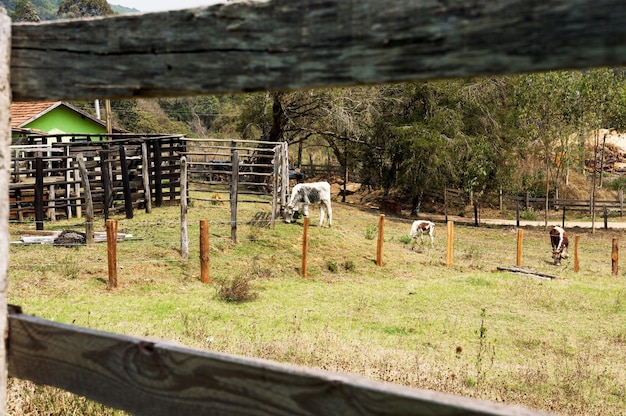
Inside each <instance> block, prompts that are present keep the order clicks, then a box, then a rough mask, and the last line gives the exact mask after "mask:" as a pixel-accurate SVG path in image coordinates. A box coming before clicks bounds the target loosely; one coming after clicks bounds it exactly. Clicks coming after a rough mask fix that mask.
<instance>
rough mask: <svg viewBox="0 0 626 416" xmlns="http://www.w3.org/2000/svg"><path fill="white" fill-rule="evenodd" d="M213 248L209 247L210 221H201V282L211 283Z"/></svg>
mask: <svg viewBox="0 0 626 416" xmlns="http://www.w3.org/2000/svg"><path fill="white" fill-rule="evenodd" d="M210 248H211V246H210V245H209V221H208V220H200V281H201V282H202V283H209V282H210V272H211V253H210Z"/></svg>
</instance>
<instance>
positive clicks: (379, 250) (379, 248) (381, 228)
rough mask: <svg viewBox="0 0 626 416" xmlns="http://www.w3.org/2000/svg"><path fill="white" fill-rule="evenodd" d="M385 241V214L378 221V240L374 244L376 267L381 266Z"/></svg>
mask: <svg viewBox="0 0 626 416" xmlns="http://www.w3.org/2000/svg"><path fill="white" fill-rule="evenodd" d="M384 241H385V214H380V217H379V219H378V240H377V244H376V265H377V266H380V267H382V265H383V242H384Z"/></svg>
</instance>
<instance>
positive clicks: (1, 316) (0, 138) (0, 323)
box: [0, 13, 11, 415]
mask: <svg viewBox="0 0 626 416" xmlns="http://www.w3.org/2000/svg"><path fill="white" fill-rule="evenodd" d="M10 55H11V19H10V18H9V17H8V16H6V15H4V14H2V13H0V164H2V166H1V167H0V235H2V244H0V334H4V337H6V334H8V328H7V322H8V321H7V276H8V271H9V170H10V164H11V151H10V150H9V145H10V144H11V86H10V76H9V74H10V65H9V63H10V62H9V56H10ZM4 337H3V339H4ZM6 358H7V355H6V342H0V415H4V414H5V413H6V402H7V359H6Z"/></svg>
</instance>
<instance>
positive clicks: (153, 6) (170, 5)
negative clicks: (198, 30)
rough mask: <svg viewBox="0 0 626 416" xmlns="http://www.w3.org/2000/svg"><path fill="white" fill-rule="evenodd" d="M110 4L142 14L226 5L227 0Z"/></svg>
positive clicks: (147, 0)
mask: <svg viewBox="0 0 626 416" xmlns="http://www.w3.org/2000/svg"><path fill="white" fill-rule="evenodd" d="M108 2H109V4H116V5H119V6H124V7H131V8H135V9H137V10H139V11H142V12H159V11H164V10H177V9H189V8H193V7H200V6H210V5H211V4H216V3H225V2H226V0H108Z"/></svg>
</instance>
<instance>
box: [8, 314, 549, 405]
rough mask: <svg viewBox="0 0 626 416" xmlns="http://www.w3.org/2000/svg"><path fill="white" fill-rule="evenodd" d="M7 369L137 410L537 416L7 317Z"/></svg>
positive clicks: (20, 316)
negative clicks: (9, 334)
mask: <svg viewBox="0 0 626 416" xmlns="http://www.w3.org/2000/svg"><path fill="white" fill-rule="evenodd" d="M9 328H10V332H11V337H10V338H9V340H8V351H9V352H10V353H9V355H8V360H9V362H8V364H9V375H10V376H12V377H18V378H22V379H27V380H32V381H34V382H36V383H38V384H46V385H51V386H56V387H60V388H62V389H65V390H67V391H70V392H74V393H76V394H80V395H82V396H85V397H88V398H90V399H92V400H97V401H98V402H101V403H103V404H105V405H108V406H115V407H116V408H119V409H123V410H125V411H128V412H130V413H133V414H136V415H152V416H158V415H174V414H179V415H207V414H211V415H244V414H245V415H277V416H280V415H330V414H336V415H383V414H386V415H392V414H395V415H406V416H410V415H425V414H433V415H435V414H436V415H460V414H463V415H538V414H539V413H536V412H533V411H530V410H526V409H522V408H518V407H513V406H505V405H500V404H495V403H488V402H483V401H480V400H475V399H468V398H463V397H459V396H454V395H450V394H443V393H438V392H433V391H427V390H418V389H411V388H407V387H402V386H397V385H392V384H386V383H380V382H375V381H370V380H367V379H365V378H362V377H358V376H353V375H347V374H337V373H331V372H326V371H321V370H312V369H307V368H302V367H296V366H291V365H286V364H279V363H274V362H270V361H265V360H260V359H253V358H245V357H238V356H232V355H226V354H219V353H215V352H209V351H197V350H192V349H188V348H185V347H182V346H177V345H172V344H171V343H168V342H160V341H154V340H150V341H149V340H142V339H139V338H133V337H127V336H123V335H117V334H111V333H106V332H101V331H95V330H91V329H86V328H80V327H75V326H71V325H66V324H61V323H57V322H52V321H47V320H45V319H41V318H37V317H34V316H29V315H24V314H21V313H19V310H18V309H16V308H11V310H10V314H9Z"/></svg>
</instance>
